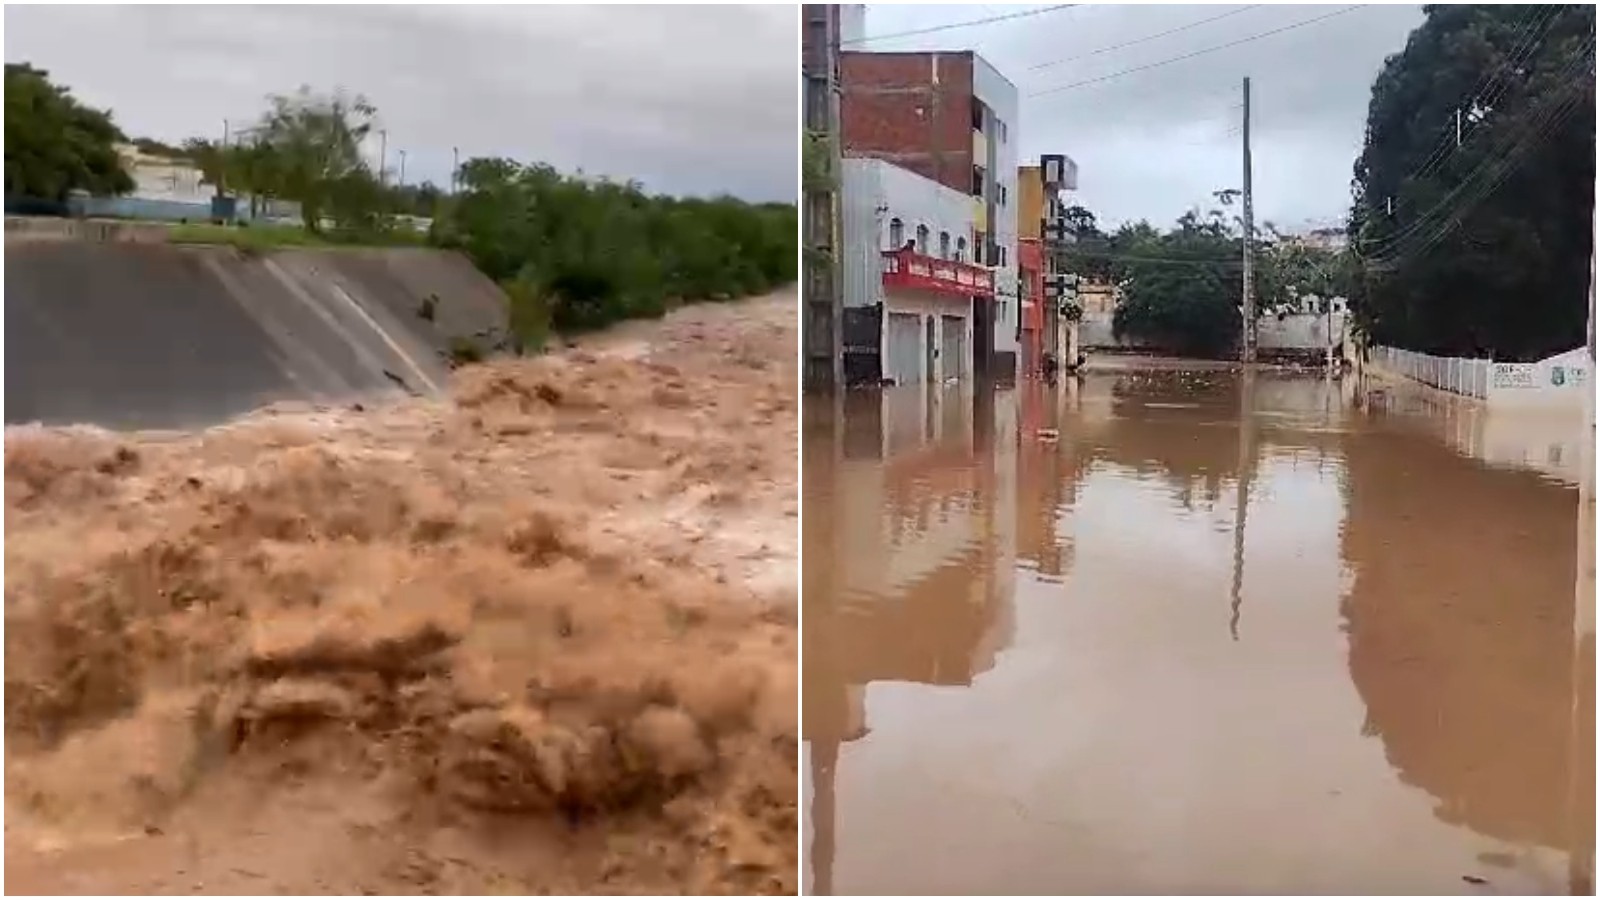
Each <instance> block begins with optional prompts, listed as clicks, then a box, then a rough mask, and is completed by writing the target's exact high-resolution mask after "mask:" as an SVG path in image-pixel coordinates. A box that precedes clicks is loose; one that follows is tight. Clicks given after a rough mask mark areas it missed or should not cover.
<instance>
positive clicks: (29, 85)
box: [6, 63, 133, 201]
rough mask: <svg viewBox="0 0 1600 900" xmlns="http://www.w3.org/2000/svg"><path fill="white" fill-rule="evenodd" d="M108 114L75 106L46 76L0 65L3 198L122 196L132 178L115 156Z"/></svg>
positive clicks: (114, 131) (115, 135) (118, 136)
mask: <svg viewBox="0 0 1600 900" xmlns="http://www.w3.org/2000/svg"><path fill="white" fill-rule="evenodd" d="M123 139H124V138H123V134H122V132H121V131H120V130H119V129H118V128H117V126H116V125H115V124H113V123H112V121H111V114H110V113H108V112H102V111H100V110H96V109H90V108H89V107H87V106H84V105H83V104H81V103H79V102H78V101H77V100H76V99H75V98H74V97H73V96H72V94H71V93H70V92H68V90H67V89H66V88H64V87H60V86H58V85H55V84H52V83H51V82H50V77H49V73H48V72H45V71H44V70H43V69H36V68H34V67H33V66H31V65H28V64H27V63H6V194H7V195H8V196H12V195H16V196H23V197H36V198H41V199H46V200H56V201H60V200H64V199H66V196H67V193H68V192H69V191H74V190H83V191H88V192H89V193H91V194H102V195H104V194H125V193H127V192H128V191H131V190H133V179H132V178H130V177H129V176H128V173H127V172H126V171H125V170H124V168H123V164H122V159H121V157H120V156H119V155H118V153H117V143H118V142H119V141H122V140H123Z"/></svg>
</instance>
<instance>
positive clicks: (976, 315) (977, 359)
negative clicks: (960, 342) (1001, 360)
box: [971, 297, 994, 381]
mask: <svg viewBox="0 0 1600 900" xmlns="http://www.w3.org/2000/svg"><path fill="white" fill-rule="evenodd" d="M993 356H994V301H993V300H986V299H984V298H982V297H974V298H972V370H971V371H972V374H973V375H974V376H975V377H977V378H978V379H979V380H981V381H986V380H988V378H989V377H990V368H991V360H992V358H993Z"/></svg>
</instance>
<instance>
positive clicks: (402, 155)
mask: <svg viewBox="0 0 1600 900" xmlns="http://www.w3.org/2000/svg"><path fill="white" fill-rule="evenodd" d="M400 186H401V187H405V186H406V152H405V151H404V150H401V151H400Z"/></svg>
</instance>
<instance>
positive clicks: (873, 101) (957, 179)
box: [839, 52, 972, 194]
mask: <svg viewBox="0 0 1600 900" xmlns="http://www.w3.org/2000/svg"><path fill="white" fill-rule="evenodd" d="M935 57H937V58H938V65H939V85H938V91H937V92H935V90H934V84H933V66H934V58H935ZM839 82H840V87H841V88H842V89H843V97H842V98H841V100H840V106H839V118H840V138H841V139H842V142H843V144H844V154H845V155H846V156H865V157H872V158H875V159H882V160H884V161H886V162H891V163H894V164H895V165H897V166H900V167H901V168H903V169H910V170H911V171H913V172H916V173H917V174H918V175H921V176H923V177H924V178H930V179H933V180H934V181H937V182H939V183H941V184H943V185H945V186H947V187H951V188H954V189H956V190H958V191H961V192H962V193H965V194H970V193H972V54H971V53H970V52H967V53H862V52H857V53H850V52H845V53H841V54H840V55H839Z"/></svg>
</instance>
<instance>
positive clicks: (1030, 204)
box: [1017, 166, 1044, 240]
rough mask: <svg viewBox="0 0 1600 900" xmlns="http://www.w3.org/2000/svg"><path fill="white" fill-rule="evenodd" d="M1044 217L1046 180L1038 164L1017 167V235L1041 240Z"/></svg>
mask: <svg viewBox="0 0 1600 900" xmlns="http://www.w3.org/2000/svg"><path fill="white" fill-rule="evenodd" d="M1043 218H1044V181H1043V179H1042V178H1041V176H1040V174H1039V167H1038V166H1019V167H1018V168H1017V237H1018V238H1032V239H1034V240H1039V239H1040V238H1041V237H1043V235H1041V234H1040V233H1039V230H1040V229H1039V222H1040V220H1042V219H1043Z"/></svg>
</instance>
